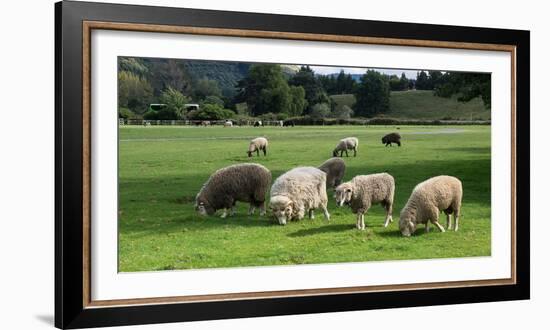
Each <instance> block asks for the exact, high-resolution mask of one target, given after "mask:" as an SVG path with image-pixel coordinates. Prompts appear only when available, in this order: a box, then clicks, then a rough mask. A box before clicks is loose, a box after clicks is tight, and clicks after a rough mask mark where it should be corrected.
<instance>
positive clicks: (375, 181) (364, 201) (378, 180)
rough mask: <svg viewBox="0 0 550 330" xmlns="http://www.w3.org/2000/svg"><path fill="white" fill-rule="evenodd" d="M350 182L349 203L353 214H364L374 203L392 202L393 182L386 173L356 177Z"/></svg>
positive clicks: (391, 177)
mask: <svg viewBox="0 0 550 330" xmlns="http://www.w3.org/2000/svg"><path fill="white" fill-rule="evenodd" d="M350 182H351V184H352V185H353V188H354V190H353V197H352V199H351V201H350V207H351V210H352V212H353V213H365V212H366V211H367V210H368V209H369V208H370V207H371V206H372V204H375V203H380V202H383V201H386V200H389V201H392V202H393V194H394V191H395V181H394V179H393V176H391V175H389V174H387V173H379V174H369V175H358V176H356V177H354V178H353V179H352V180H351V181H350Z"/></svg>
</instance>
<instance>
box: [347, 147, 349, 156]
mask: <svg viewBox="0 0 550 330" xmlns="http://www.w3.org/2000/svg"><path fill="white" fill-rule="evenodd" d="M346 157H349V154H348V149H346Z"/></svg>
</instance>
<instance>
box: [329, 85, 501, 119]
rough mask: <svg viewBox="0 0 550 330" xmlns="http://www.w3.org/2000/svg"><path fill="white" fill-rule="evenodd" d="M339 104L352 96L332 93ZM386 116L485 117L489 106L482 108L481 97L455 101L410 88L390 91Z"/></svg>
mask: <svg viewBox="0 0 550 330" xmlns="http://www.w3.org/2000/svg"><path fill="white" fill-rule="evenodd" d="M331 98H332V99H333V100H334V101H335V102H336V103H337V104H338V105H344V104H345V105H348V106H350V107H351V106H352V105H353V104H354V103H355V97H354V96H353V95H352V94H342V95H332V96H331ZM385 116H386V117H393V118H407V119H449V120H450V119H452V120H461V119H462V120H470V119H473V120H488V119H491V110H490V109H485V107H484V105H483V101H482V100H481V98H476V99H473V100H471V101H470V102H466V103H462V102H458V101H457V100H456V98H443V97H438V96H435V95H433V92H432V91H420V90H411V91H403V92H391V96H390V112H388V113H387V114H385Z"/></svg>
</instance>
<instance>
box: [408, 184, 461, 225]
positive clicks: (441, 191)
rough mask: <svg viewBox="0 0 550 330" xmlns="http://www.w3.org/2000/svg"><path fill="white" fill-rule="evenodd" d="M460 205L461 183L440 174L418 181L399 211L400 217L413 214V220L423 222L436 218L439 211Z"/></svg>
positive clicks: (456, 207) (456, 208)
mask: <svg viewBox="0 0 550 330" xmlns="http://www.w3.org/2000/svg"><path fill="white" fill-rule="evenodd" d="M461 205H462V183H461V182H460V180H459V179H457V178H455V177H453V176H447V175H441V176H436V177H433V178H431V179H428V180H426V181H424V182H421V183H419V184H418V185H417V186H416V187H415V188H414V190H413V192H412V194H411V197H409V200H408V201H407V204H406V205H405V207H404V208H403V210H402V211H401V218H402V219H403V218H404V216H406V215H414V214H415V216H412V217H411V218H412V219H415V222H416V223H417V224H418V223H422V224H425V223H427V222H428V220H437V219H438V218H439V212H440V211H445V210H448V209H454V210H458V211H459V212H460V207H461Z"/></svg>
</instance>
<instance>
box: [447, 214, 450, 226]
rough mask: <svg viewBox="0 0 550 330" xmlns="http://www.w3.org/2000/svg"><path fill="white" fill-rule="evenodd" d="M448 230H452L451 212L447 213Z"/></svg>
mask: <svg viewBox="0 0 550 330" xmlns="http://www.w3.org/2000/svg"><path fill="white" fill-rule="evenodd" d="M447 230H451V214H450V213H449V214H447Z"/></svg>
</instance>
